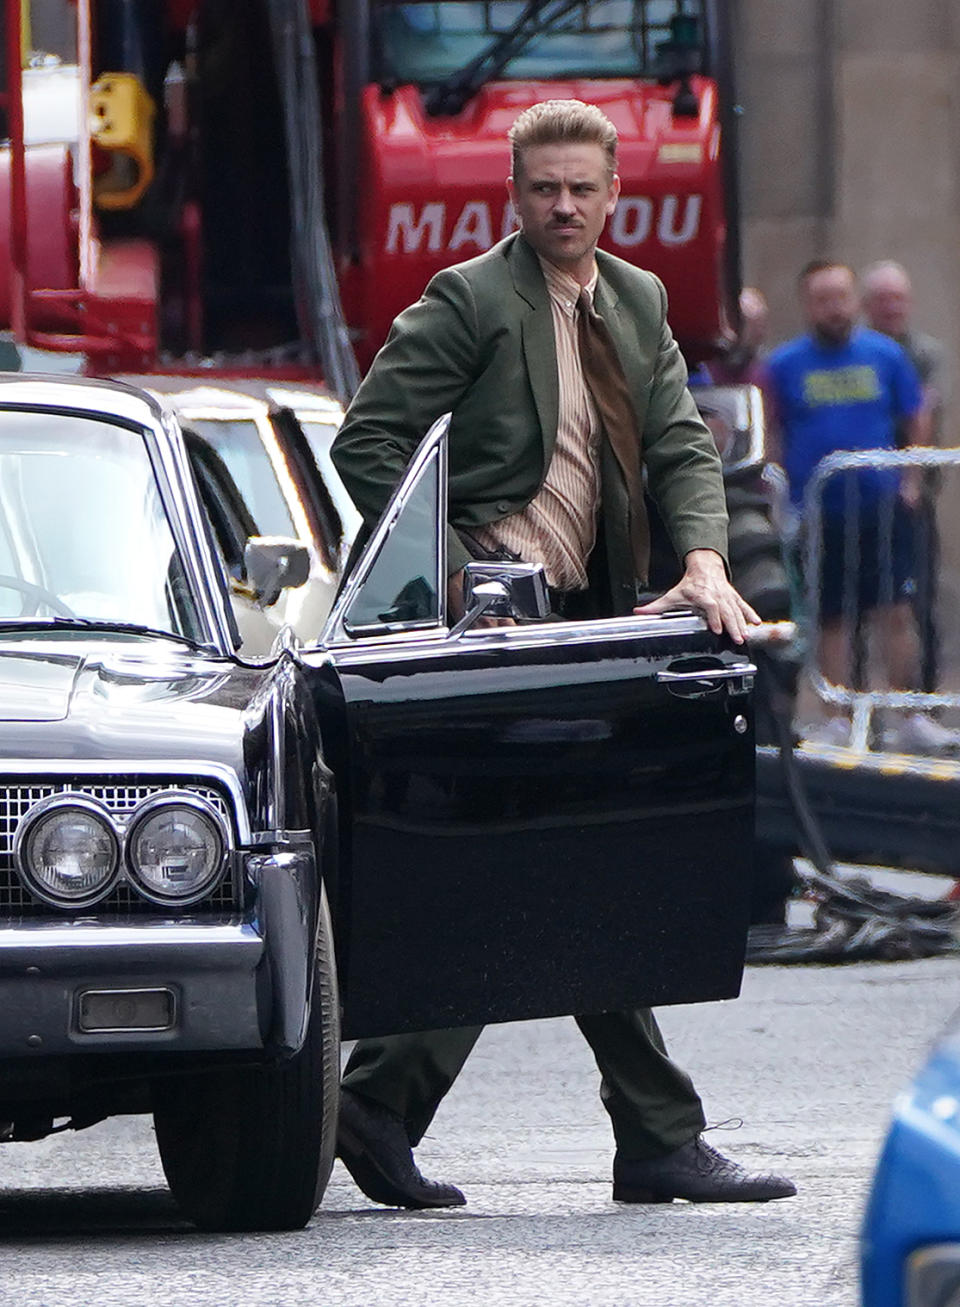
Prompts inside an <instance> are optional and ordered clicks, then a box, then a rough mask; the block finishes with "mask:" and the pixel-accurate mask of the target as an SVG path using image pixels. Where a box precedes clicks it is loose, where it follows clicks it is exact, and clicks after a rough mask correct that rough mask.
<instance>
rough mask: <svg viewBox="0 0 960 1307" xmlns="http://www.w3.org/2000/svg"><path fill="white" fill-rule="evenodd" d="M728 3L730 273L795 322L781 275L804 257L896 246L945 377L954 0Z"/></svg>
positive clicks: (779, 317) (957, 114) (957, 127)
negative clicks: (734, 198)
mask: <svg viewBox="0 0 960 1307" xmlns="http://www.w3.org/2000/svg"><path fill="white" fill-rule="evenodd" d="M731 2H732V3H733V4H734V5H735V11H734V13H735V25H736V32H737V36H736V47H737V77H738V83H739V98H740V102H741V104H742V105H743V110H744V112H743V116H742V119H741V129H740V130H741V142H740V144H741V150H740V158H741V191H742V202H743V224H742V232H743V240H744V277H745V280H746V281H747V282H748V283H750V284H754V285H757V286H759V287H761V288H762V289H763V290H764V291H765V293H766V294H767V297H768V299H769V300H770V303H771V308H772V311H773V327H774V337H775V338H780V337H782V336H784V335H787V334H790V333H792V332H793V331H795V330H796V329H797V328H798V327H799V325H800V324H799V317H798V312H797V305H796V295H795V289H794V282H795V277H796V273H797V270H798V269H799V268H800V267H801V266H802V265H803V264H804V263H805V262H806V261H807V260H808V259H810V258H814V257H817V256H820V255H825V254H829V255H831V256H834V257H837V258H841V259H844V260H845V261H847V262H849V263H851V264H852V265H853V266H854V267H855V268H861V267H863V266H864V265H865V264H867V263H869V262H871V261H873V260H874V259H880V258H894V259H898V260H899V261H900V262H902V263H903V264H904V265H905V266H906V267H907V268H908V269H909V271H910V273H911V275H912V277H913V281H914V286H915V291H916V298H917V305H918V311H917V324H918V325H919V326H921V327H923V328H925V329H927V330H929V331H931V332H933V333H934V335H937V336H939V337H940V338H941V339H942V340H943V341H944V342H945V344H946V345H947V347H948V350H949V354H950V358H951V360H952V362H953V369H954V379H955V380H956V378H957V376H958V375H960V368H958V366H957V365H958V362H960V0H909V3H906V2H905V0H731ZM955 389H956V387H955ZM953 438H954V441H955V443H960V410H958V407H957V406H956V405H955V407H954V421H953Z"/></svg>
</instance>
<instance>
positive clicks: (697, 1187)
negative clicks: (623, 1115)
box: [613, 1135, 797, 1203]
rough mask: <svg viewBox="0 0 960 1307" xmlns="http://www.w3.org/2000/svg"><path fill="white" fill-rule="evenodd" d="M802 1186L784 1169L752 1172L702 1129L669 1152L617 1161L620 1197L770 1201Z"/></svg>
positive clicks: (616, 1194)
mask: <svg viewBox="0 0 960 1307" xmlns="http://www.w3.org/2000/svg"><path fill="white" fill-rule="evenodd" d="M796 1192H797V1186H796V1185H795V1184H794V1183H793V1181H792V1180H788V1179H787V1178H786V1177H785V1176H782V1175H751V1174H750V1172H749V1171H746V1170H744V1168H743V1167H742V1166H740V1165H739V1164H738V1163H737V1162H731V1161H730V1159H729V1158H728V1157H724V1156H723V1154H722V1153H718V1152H717V1150H716V1149H715V1148H712V1147H711V1146H710V1145H709V1144H707V1143H704V1141H703V1139H702V1137H701V1136H700V1135H697V1137H696V1138H695V1139H691V1140H690V1142H689V1143H686V1144H684V1145H683V1147H682V1148H678V1149H676V1150H675V1151H674V1152H672V1153H667V1155H666V1157H654V1158H650V1159H646V1160H644V1161H639V1162H631V1161H628V1160H627V1159H626V1158H621V1157H620V1156H619V1154H618V1155H617V1156H616V1157H615V1158H614V1161H613V1197H614V1201H615V1202H618V1203H669V1202H672V1201H673V1199H674V1198H687V1199H689V1201H690V1202H691V1203H765V1202H768V1201H769V1200H770V1199H771V1198H792V1197H793V1195H794V1194H795V1193H796Z"/></svg>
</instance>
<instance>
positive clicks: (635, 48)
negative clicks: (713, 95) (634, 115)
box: [376, 0, 702, 86]
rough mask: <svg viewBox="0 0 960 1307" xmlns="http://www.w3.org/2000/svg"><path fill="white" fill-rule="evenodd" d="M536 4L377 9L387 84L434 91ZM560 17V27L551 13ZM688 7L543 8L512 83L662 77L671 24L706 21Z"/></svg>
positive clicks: (616, 1) (666, 0)
mask: <svg viewBox="0 0 960 1307" xmlns="http://www.w3.org/2000/svg"><path fill="white" fill-rule="evenodd" d="M525 9H526V10H529V9H530V5H529V4H525V3H524V2H523V0H445V2H441V3H428V0H381V3H380V4H379V5H378V6H377V10H376V13H377V16H378V20H379V21H378V38H379V55H380V69H379V75H380V78H381V80H384V81H389V80H395V81H398V82H401V83H404V82H413V83H416V84H417V85H420V86H425V85H434V84H436V83H437V82H438V81H441V80H443V79H444V78H447V77H450V76H451V74H455V73H457V72H459V71H460V70H462V69H464V68H465V67H466V66H467V65H468V64H470V63H471V62H472V61H473V60H474V59H476V58H478V57H479V56H480V55H482V54H484V53H485V51H487V50H488V49H489V48H490V47H491V46H492V45H493V43H494V42H496V41H498V40H500V39H501V38H505V36H506V34H507V33H508V32H510V31H511V29H513V28H514V27H515V25H516V24H517V23H518V22H519V20H520V19H521V17H522V16H523V14H524V10H525ZM552 11H556V15H557V17H556V21H551V13H552ZM701 11H702V4H701V3H699V0H698V2H697V3H693V4H689V3H687V4H685V3H682V2H681V0H583V3H582V4H578V5H561V4H556V3H555V4H543V5H541V6H540V12H539V13H538V12H536V11H534V12H532V13H531V15H530V16H529V23H530V25H531V26H533V27H534V28H535V29H536V30H535V32H534V35H533V36H532V37H531V39H530V40H529V41H526V42H524V43H523V44H522V45H521V47H520V48H519V49H518V50H517V53H516V55H515V57H514V58H511V59H510V60H509V61H508V62H507V63H506V65H505V66H504V67H503V69H502V71H501V72H500V73H499V76H500V77H501V78H504V79H512V80H523V81H526V80H545V79H546V80H553V79H556V78H560V77H649V76H656V75H657V71H658V61H659V58H660V55H661V51H660V50H659V49H658V47H662V46H664V45H665V44H667V43H669V41H670V40H671V36H672V34H673V32H672V29H671V20H673V19H675V18H677V17H678V16H682V15H686V16H688V17H691V18H692V17H695V16H700V14H701Z"/></svg>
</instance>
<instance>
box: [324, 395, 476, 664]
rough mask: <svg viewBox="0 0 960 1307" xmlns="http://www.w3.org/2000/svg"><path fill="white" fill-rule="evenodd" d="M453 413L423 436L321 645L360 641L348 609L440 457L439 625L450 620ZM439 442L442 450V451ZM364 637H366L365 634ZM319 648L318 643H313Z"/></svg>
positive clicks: (326, 629)
mask: <svg viewBox="0 0 960 1307" xmlns="http://www.w3.org/2000/svg"><path fill="white" fill-rule="evenodd" d="M450 416H451V415H450V414H449V413H444V414H443V416H442V417H439V418H437V420H436V422H434V424H433V425H432V426H431V428H430V430H429V431H428V432H427V434H426V435H425V436H424V438H423V440H421V442H420V445H419V446H418V448H417V451H416V453H415V454H414V456H413V458H412V459H411V460H410V463H409V464H408V466H407V470H406V471H405V472H404V474H403V478H402V480H401V481H400V484H399V485H398V486H397V488H396V490H394V492H393V495H392V497H391V499H390V502H389V504H388V505H387V507H386V510H385V512H384V514H383V516H382V517H381V519H380V521H379V522H378V523H377V525H376V527H375V529H374V531H373V534H372V535H371V537H370V539H369V540H368V541H367V543H366V545H365V547H364V550H363V553H362V554H361V556H360V561H359V563H358V564H357V566H356V567H355V568H354V569H353V571H352V572H351V573H350V576H349V578H348V579H347V583H346V585H345V586H344V587H343V590H342V591H341V592H340V596H339V598H338V599H337V602H336V603H335V604H334V606H333V609H332V610H331V613H330V616H329V617H328V618H327V623H326V625H325V626H324V628H323V631H322V632H321V634H320V642H319V643H320V645H321V646H323V645H342V644H354V643H356V637H353V636H351V635H349V634H348V632H347V630H346V626H345V623H344V618H345V616H346V613H347V610H348V608H349V607H350V605H351V604H352V603H353V600H354V597H355V596H356V594H357V591H358V590H359V589H360V587H361V586H362V585H363V584H364V582H365V581H366V579H367V577H368V576H369V574H370V571H371V569H372V567H373V565H374V563H375V562H376V560H377V558H378V557H379V554H380V550H381V548H382V546H383V544H384V542H385V540H386V539H387V537H388V536H389V534H390V532H391V531H392V530H393V528H394V524H395V523H396V520H397V518H398V517H399V516H400V514H401V512H402V511H403V509H404V507H405V505H406V503H407V500H408V499H409V498H410V496H411V495H412V494H413V492H414V491H415V490H416V488H417V485H418V484H419V481H420V478H421V476H422V475H423V473H424V471H425V469H426V468H427V467H428V465H429V464H430V462H431V460H432V459H434V458H436V459H437V460H438V465H437V475H438V478H439V487H440V493H439V495H438V499H439V503H438V505H437V515H436V530H437V576H436V583H437V590H438V596H439V600H440V620H439V622H438V623H437V626H438V628H440V627H442V626H445V624H446V585H445V578H446V572H447V567H446V560H447V548H446V545H447V441H446V435H447V430H448V428H449V426H450ZM438 446H439V452H438ZM361 638H362V637H361ZM311 647H312V648H316V647H317V646H311Z"/></svg>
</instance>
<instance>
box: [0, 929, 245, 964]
mask: <svg viewBox="0 0 960 1307" xmlns="http://www.w3.org/2000/svg"><path fill="white" fill-rule="evenodd" d="M262 943H263V939H262V937H261V935H260V934H259V932H258V931H257V930H256V929H255V928H254V927H253V925H252V924H251V923H250V922H246V921H241V922H229V923H227V922H220V923H218V924H216V925H203V924H202V923H199V922H197V923H192V922H191V923H185V922H177V921H150V920H149V919H144V920H143V921H141V922H140V924H139V925H138V926H136V927H134V926H127V925H123V926H113V925H109V926H108V925H94V924H93V923H89V922H66V921H65V922H59V921H48V920H44V923H43V925H42V926H32V925H31V926H0V953H2V954H3V958H4V963H5V964H7V963H8V962H9V961H10V955H11V953H15V952H16V951H17V950H18V949H23V950H33V949H42V950H44V951H46V950H48V949H50V950H52V949H60V948H71V949H73V948H84V949H92V948H108V949H114V948H115V949H134V950H142V951H147V950H148V949H155V948H156V947H157V945H158V944H162V945H163V947H164V948H183V947H187V946H190V945H201V944H202V945H210V946H213V945H238V944H239V945H243V946H246V947H248V948H249V947H251V946H256V947H259V946H260V945H262Z"/></svg>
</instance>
